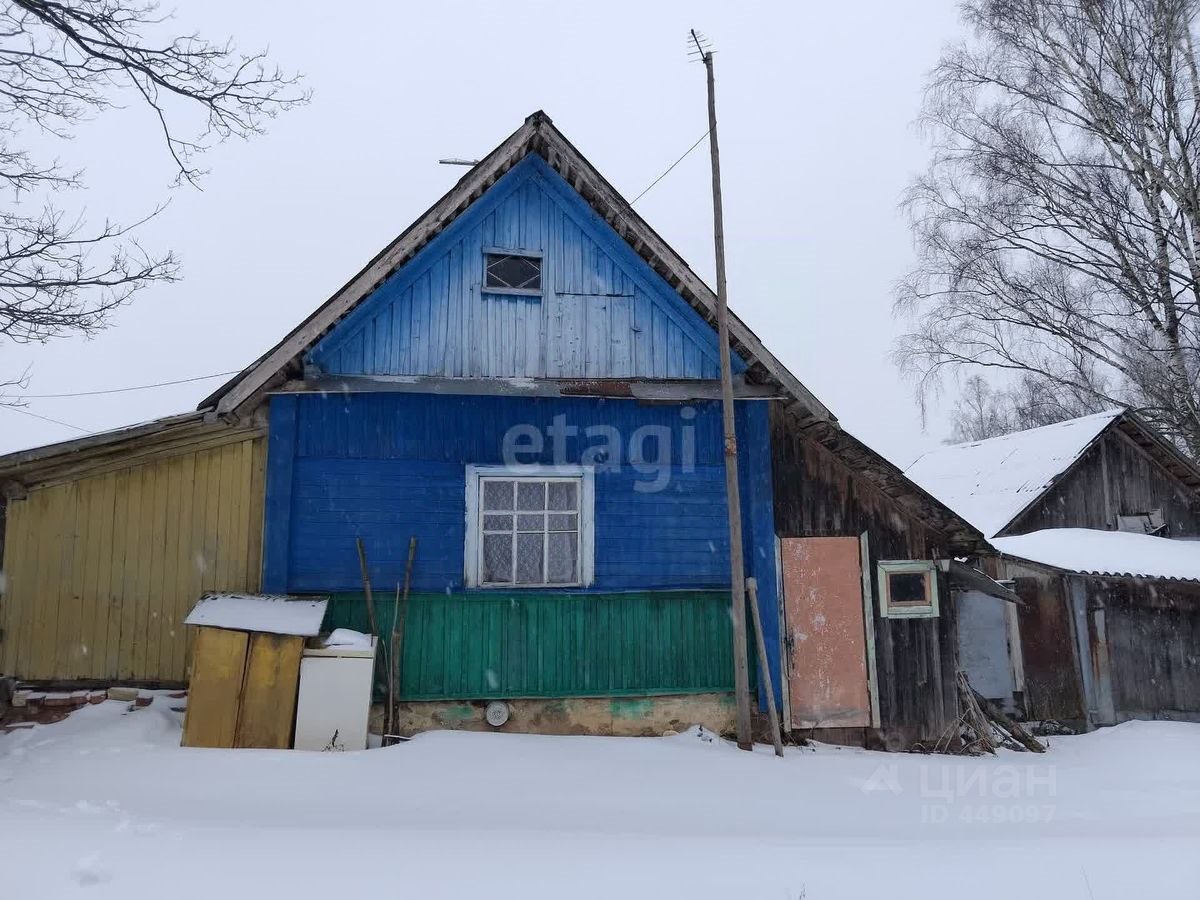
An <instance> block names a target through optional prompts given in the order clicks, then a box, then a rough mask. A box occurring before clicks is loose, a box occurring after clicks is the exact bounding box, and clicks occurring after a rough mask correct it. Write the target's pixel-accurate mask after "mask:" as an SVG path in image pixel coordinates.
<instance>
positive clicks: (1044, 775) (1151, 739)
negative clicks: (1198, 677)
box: [0, 698, 1200, 900]
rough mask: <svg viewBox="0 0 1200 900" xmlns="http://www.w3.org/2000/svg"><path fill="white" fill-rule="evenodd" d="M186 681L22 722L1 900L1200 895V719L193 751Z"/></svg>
mask: <svg viewBox="0 0 1200 900" xmlns="http://www.w3.org/2000/svg"><path fill="white" fill-rule="evenodd" d="M170 702H171V701H169V700H167V699H166V698H158V699H156V700H155V702H154V703H153V704H152V705H151V706H149V707H147V708H145V709H141V710H138V711H136V712H126V707H125V705H124V704H118V703H116V702H112V701H109V702H106V703H103V704H100V705H98V706H91V707H85V708H83V709H81V710H79V711H78V712H76V713H74V714H73V715H72V716H71V717H70V718H68V719H67V720H66V721H64V722H62V723H60V724H57V725H50V726H41V727H37V728H34V729H29V730H25V731H20V732H14V733H12V734H9V735H4V736H0V896H2V897H5V898H7V897H12V898H21V900H40V898H51V897H77V896H84V897H95V898H103V897H112V898H122V900H143V898H146V900H149V898H153V900H161V898H164V897H169V898H171V900H184V898H193V897H195V898H204V900H214V898H218V897H233V898H241V897H254V898H263V897H281V898H283V897H286V898H289V900H310V898H321V900H331V898H336V900H342V898H358V897H363V898H368V897H369V898H382V897H422V898H425V897H470V898H484V897H509V896H511V897H564V896H566V897H572V898H588V897H655V898H663V897H687V898H707V897H714V898H717V897H719V898H722V900H729V898H740V897H755V898H757V897H763V898H772V900H798V898H801V897H803V898H806V900H830V898H866V897H877V898H885V897H899V898H908V897H913V898H927V897H954V896H964V897H971V898H973V900H989V898H1006V900H1009V898H1012V897H1017V896H1020V897H1054V898H1056V900H1060V898H1075V897H1078V898H1089V900H1090V898H1121V900H1128V898H1130V897H1135V898H1158V897H1172V898H1174V897H1194V896H1197V892H1198V891H1200V887H1198V884H1200V882H1198V881H1197V875H1196V872H1197V866H1196V854H1197V850H1198V849H1200V764H1198V763H1200V726H1198V725H1188V724H1180V723H1169V722H1158V723H1130V724H1126V725H1122V726H1119V727H1117V728H1111V729H1107V730H1104V731H1100V732H1098V733H1095V734H1091V735H1084V736H1079V737H1067V738H1054V739H1051V745H1052V746H1051V750H1050V752H1049V753H1047V754H1045V755H1044V756H1036V757H1035V756H1033V755H1032V754H1017V753H1004V754H1003V755H1001V756H999V757H996V758H986V759H960V758H953V757H922V756H914V755H899V754H882V753H870V752H866V751H861V750H847V749H838V748H833V747H818V748H816V749H815V750H814V749H789V751H788V754H787V757H786V758H785V759H784V760H778V759H775V758H774V757H773V756H772V755H771V753H770V752H769V749H767V750H763V751H759V752H756V753H754V754H746V753H742V752H740V751H738V750H737V749H735V748H732V747H730V746H729V745H727V744H724V743H722V742H721V741H719V740H716V739H713V738H712V737H711V736H710V735H704V734H699V733H697V732H689V733H687V734H681V735H677V736H674V737H668V738H656V739H625V738H581V737H534V736H526V735H502V734H468V733H461V732H459V733H450V732H436V733H430V734H425V735H422V736H420V737H418V738H417V739H415V740H413V741H411V742H409V743H407V744H404V745H402V746H398V747H395V748H390V749H386V750H373V751H367V752H363V753H330V754H307V753H290V752H276V751H253V750H238V751H224V750H189V749H181V748H180V747H179V746H178V743H179V734H180V721H179V719H180V717H179V715H178V714H177V713H174V712H171V710H170V708H169V704H170Z"/></svg>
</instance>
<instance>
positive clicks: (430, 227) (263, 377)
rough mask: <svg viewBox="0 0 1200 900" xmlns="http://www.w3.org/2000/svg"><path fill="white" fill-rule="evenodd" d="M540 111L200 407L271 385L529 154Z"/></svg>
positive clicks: (243, 397)
mask: <svg viewBox="0 0 1200 900" xmlns="http://www.w3.org/2000/svg"><path fill="white" fill-rule="evenodd" d="M538 115H539V114H537V113H535V114H534V115H533V116H530V117H529V118H528V119H526V120H525V123H524V124H523V125H522V126H521V127H520V128H518V129H517V130H516V131H514V132H513V133H512V134H511V135H509V136H508V138H506V139H505V140H504V141H503V142H502V143H501V144H500V146H498V147H497V148H496V149H495V150H493V151H492V152H491V153H489V154H488V155H487V156H486V157H484V159H482V160H481V161H480V162H479V163H477V164H476V165H475V166H473V167H472V168H471V170H470V171H468V172H467V174H466V175H464V176H463V177H462V178H461V179H459V181H458V183H457V184H455V185H454V187H453V188H451V189H450V190H449V191H448V192H447V193H446V194H444V195H443V196H442V198H441V199H440V200H438V201H437V202H436V203H435V204H434V205H433V206H431V207H430V208H429V209H428V210H426V211H425V213H424V214H423V215H421V216H420V217H419V218H418V219H417V220H416V221H415V222H413V223H412V224H411V225H410V226H409V227H408V228H406V229H405V230H404V232H402V233H401V235H400V236H399V237H398V238H396V239H395V240H394V241H392V243H390V244H388V246H387V247H385V248H384V249H383V250H382V251H380V252H379V254H377V255H376V256H375V258H374V259H372V260H371V261H370V262H369V263H367V265H366V266H365V267H364V268H363V269H362V270H361V271H360V272H359V273H358V274H357V275H355V276H354V277H353V278H351V279H350V281H348V282H346V284H344V285H343V286H342V287H341V288H340V289H339V290H338V291H337V292H336V293H335V294H334V295H333V296H332V297H330V298H329V299H328V300H326V301H325V302H324V303H323V304H321V306H320V307H318V308H317V310H316V311H315V312H314V313H313V314H312V315H310V316H309V317H308V318H307V319H305V320H304V321H303V322H301V323H300V324H299V325H298V326H296V328H294V329H293V330H292V331H291V332H290V333H289V334H288V335H287V336H286V337H284V338H283V340H281V341H280V342H279V343H278V344H276V345H275V346H274V347H273V348H272V349H270V350H268V351H267V352H266V353H265V354H264V355H263V356H261V357H260V358H259V359H258V360H256V361H255V362H254V363H252V364H251V365H250V366H248V367H247V368H246V369H244V370H243V371H242V372H240V373H239V374H238V375H236V376H234V378H233V379H232V380H230V381H228V382H226V383H225V384H224V385H222V386H221V387H220V388H218V389H217V390H216V391H215V392H214V393H213V394H211V395H210V396H208V397H206V398H205V399H204V400H203V401H201V404H200V408H201V409H203V408H206V407H212V408H215V409H216V411H217V413H218V414H221V415H225V414H228V413H231V412H233V411H234V410H236V409H237V408H238V407H240V406H242V405H243V404H245V403H246V401H248V400H250V399H251V398H252V397H254V396H255V395H256V394H258V393H260V392H261V391H262V390H263V389H264V388H265V387H267V386H269V385H270V383H271V381H272V379H273V378H277V377H278V376H279V375H280V374H281V373H284V372H285V371H286V368H287V366H288V365H289V363H291V362H292V361H293V360H294V359H295V358H296V357H298V356H299V355H300V354H302V353H303V352H304V351H305V350H307V349H308V348H309V347H311V346H312V345H313V344H315V343H316V342H317V340H319V339H320V338H321V336H322V335H324V334H325V333H326V332H327V331H329V330H330V329H331V328H332V327H333V326H334V325H336V324H337V323H338V322H339V321H340V320H341V319H342V318H343V317H344V316H346V315H347V314H348V313H349V312H350V311H351V310H352V309H353V308H354V307H355V306H356V305H357V304H358V303H359V302H360V301H361V300H362V299H364V298H365V297H367V296H368V295H369V294H371V293H372V292H373V291H374V290H375V288H377V287H378V286H379V285H380V284H382V283H383V282H384V281H385V280H386V279H387V278H388V276H389V275H391V274H392V273H393V272H394V271H395V270H396V269H397V268H399V267H400V266H402V265H403V264H404V263H405V262H407V261H408V260H409V259H410V258H411V257H412V256H414V255H415V254H416V253H417V251H419V250H420V249H421V248H422V247H423V246H425V244H426V243H428V242H429V241H430V240H431V239H432V238H433V237H435V236H436V235H437V234H438V233H439V232H440V231H441V230H442V229H443V228H444V227H445V226H446V225H448V224H449V223H450V222H452V221H453V220H454V219H455V218H457V217H458V216H459V215H460V214H461V212H462V211H463V210H465V209H466V208H467V207H468V206H470V205H471V203H473V202H474V201H475V200H476V199H478V198H479V197H480V196H482V194H483V192H484V191H486V190H487V189H488V188H489V187H491V185H492V184H494V183H495V182H496V180H497V179H498V178H499V177H500V176H501V175H503V174H504V173H505V172H507V171H508V170H509V169H511V168H512V167H513V165H515V164H516V163H517V162H518V161H519V160H520V159H522V158H523V157H524V156H525V155H526V153H527V152H528V148H529V145H530V143H531V141H532V138H533V135H534V132H535V131H536V129H537V127H538V123H539V121H540V120H539V119H538V118H537V116H538ZM546 121H549V120H548V119H547V120H546Z"/></svg>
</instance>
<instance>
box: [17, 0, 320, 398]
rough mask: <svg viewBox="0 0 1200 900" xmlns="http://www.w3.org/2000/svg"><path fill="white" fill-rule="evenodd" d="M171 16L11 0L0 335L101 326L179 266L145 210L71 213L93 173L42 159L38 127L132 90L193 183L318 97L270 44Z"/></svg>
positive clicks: (103, 3) (134, 6)
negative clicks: (76, 194)
mask: <svg viewBox="0 0 1200 900" xmlns="http://www.w3.org/2000/svg"><path fill="white" fill-rule="evenodd" d="M170 25H171V22H170V18H169V17H164V16H162V15H160V13H159V11H158V9H157V7H156V6H154V5H153V4H144V3H139V2H137V0H58V2H54V0H0V190H3V192H4V195H5V197H6V202H3V201H0V227H2V228H3V237H2V243H0V338H7V339H9V340H12V341H16V342H31V341H46V340H48V339H50V338H52V337H55V336H57V335H61V334H64V333H68V332H75V333H84V334H90V333H93V332H95V331H96V330H98V329H100V328H103V327H104V325H105V324H106V322H107V320H108V317H109V314H110V313H111V312H112V310H113V309H115V308H116V307H118V306H120V305H121V304H123V303H125V302H127V301H128V300H129V298H130V297H131V296H132V295H133V294H134V293H135V292H136V291H138V290H139V289H141V288H144V287H146V286H147V285H150V284H153V283H155V282H164V281H172V280H174V279H175V278H176V276H177V272H178V264H177V260H176V258H175V256H174V255H173V254H172V253H170V252H164V253H154V252H151V251H148V250H146V249H144V248H143V247H142V246H141V245H140V244H139V243H138V241H137V240H136V239H135V238H134V237H133V231H134V229H135V228H136V227H137V226H138V225H140V224H142V222H144V221H145V219H142V221H141V222H134V223H127V224H119V223H115V222H111V221H105V222H103V223H92V222H89V221H87V220H86V219H85V218H84V217H83V216H82V215H80V214H78V213H70V212H67V211H65V210H64V209H63V207H62V204H61V202H60V198H61V197H62V195H63V194H64V193H65V192H67V191H70V190H71V189H75V188H80V187H82V186H83V181H82V173H81V172H79V171H72V170H67V169H64V168H63V167H62V166H61V165H60V164H59V163H58V162H57V161H56V160H44V159H41V158H40V157H39V155H38V154H37V153H36V152H34V151H32V150H31V149H29V148H30V146H33V145H35V144H37V145H44V144H45V143H46V141H45V140H36V141H33V140H30V139H27V138H28V136H29V135H33V136H34V137H38V138H44V137H49V138H52V139H53V138H62V139H66V138H69V137H70V136H71V135H72V133H73V132H74V129H75V126H76V125H77V124H78V123H80V122H81V121H83V120H85V119H88V118H91V117H93V116H94V115H96V114H98V113H102V112H103V111H104V110H106V109H108V108H110V107H112V106H114V105H116V104H117V103H119V102H124V101H125V100H126V99H129V98H132V99H133V100H134V101H135V102H136V103H137V104H140V105H141V106H142V107H143V108H145V109H146V110H147V112H148V114H149V115H150V116H151V117H152V118H153V120H154V121H155V122H156V123H157V127H158V128H159V129H160V131H161V134H162V139H163V142H164V145H165V148H166V151H167V153H168V154H169V156H170V158H171V160H172V162H173V165H174V167H175V170H176V172H177V179H176V180H177V181H182V182H186V183H192V184H194V183H195V182H196V180H197V179H198V178H199V177H200V176H201V175H202V174H203V172H202V170H201V169H200V168H199V167H198V158H199V157H200V156H201V154H203V152H204V151H205V149H207V148H208V147H210V146H212V145H213V144H214V143H216V142H219V141H222V140H224V139H226V138H229V137H249V136H250V135H253V134H256V133H258V132H260V131H262V129H263V127H264V125H265V123H266V122H267V120H269V119H270V118H272V117H273V116H275V115H276V114H277V113H278V112H280V111H282V110H285V109H287V108H289V107H291V106H293V105H295V104H297V103H302V102H304V101H305V100H306V99H307V95H306V93H305V91H304V90H303V89H302V88H301V86H300V85H299V82H298V79H297V77H296V76H293V75H287V74H285V73H283V72H281V71H280V70H279V69H278V68H277V67H275V66H273V65H271V64H270V63H268V61H267V59H266V57H265V56H264V55H263V54H261V53H258V54H251V55H243V54H241V53H239V52H238V51H237V50H236V49H235V48H234V47H233V45H232V44H231V43H228V42H226V43H221V44H214V43H210V42H208V41H206V40H204V39H202V38H201V37H199V36H197V35H195V34H188V35H183V36H179V35H178V34H175V33H173V32H172V31H171V28H170ZM158 209H161V207H159V208H158ZM158 209H155V210H150V211H148V215H147V218H148V217H152V216H153V215H155V214H156V213H157V212H158ZM14 383H19V382H13V381H10V382H9V384H10V385H11V384H14ZM0 387H3V385H2V384H0ZM0 402H3V398H0Z"/></svg>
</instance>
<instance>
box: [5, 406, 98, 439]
mask: <svg viewBox="0 0 1200 900" xmlns="http://www.w3.org/2000/svg"><path fill="white" fill-rule="evenodd" d="M0 409H7V410H11V411H12V412H15V413H20V414H21V415H23V416H32V417H33V418H35V419H41V420H42V421H43V422H50V423H51V424H54V425H61V426H63V427H64V428H73V429H75V430H76V431H78V432H79V433H80V434H91V432H90V431H88V430H87V429H86V428H80V427H79V426H78V425H72V424H71V423H70V422H63V421H60V420H59V419H52V418H50V417H49V416H41V415H38V414H37V413H35V412H30V411H29V410H27V409H22V408H21V407H19V406H8V405H6V404H4V403H0Z"/></svg>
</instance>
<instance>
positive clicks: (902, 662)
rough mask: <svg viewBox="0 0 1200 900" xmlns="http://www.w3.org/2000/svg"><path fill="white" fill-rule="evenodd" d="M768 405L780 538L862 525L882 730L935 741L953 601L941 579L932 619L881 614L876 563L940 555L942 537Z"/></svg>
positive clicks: (851, 531)
mask: <svg viewBox="0 0 1200 900" xmlns="http://www.w3.org/2000/svg"><path fill="white" fill-rule="evenodd" d="M771 406H772V410H771V449H772V456H773V479H774V491H775V528H776V532H777V533H778V535H779V536H780V537H858V536H859V535H861V534H862V533H863V532H866V533H867V535H868V543H869V549H870V554H871V560H870V571H871V578H872V595H873V597H874V598H875V602H874V604H873V608H874V612H875V616H874V619H875V621H874V626H875V656H876V665H877V669H878V678H879V707H880V717H881V721H882V730H883V732H884V735H883V736H884V739H885V741H886V742H887V743H888V744H889V745H890V746H892V747H894V748H895V749H907V748H908V747H909V746H911V745H912V744H913V743H915V742H917V741H931V740H936V739H937V738H938V737H940V736H941V735H942V734H943V733H944V732H945V730H946V727H947V725H948V724H949V723H950V721H951V720H952V719H953V717H954V716H956V715H957V708H958V700H957V694H956V687H955V670H956V666H957V658H958V657H957V646H956V640H955V607H954V604H953V603H951V602H949V598H950V595H949V591H948V589H947V585H946V584H945V579H944V578H943V579H942V582H941V583H940V584H939V593H940V594H941V596H943V597H944V598H946V599H945V600H943V602H942V603H941V604H940V615H939V616H938V617H937V618H931V619H899V618H887V619H885V618H882V617H880V615H879V603H878V597H879V585H878V583H877V582H878V579H877V574H876V563H878V562H879V560H881V559H934V558H938V557H940V556H943V555H944V554H945V553H946V552H947V547H946V540H945V538H944V537H943V536H942V535H940V534H939V533H938V532H936V531H934V530H933V529H931V528H929V527H928V526H927V525H925V523H924V522H922V521H921V520H920V519H919V518H917V517H916V516H914V515H913V514H912V513H911V512H909V511H908V510H907V509H905V508H904V507H903V506H901V505H900V503H898V502H897V501H895V500H893V499H892V498H890V497H888V496H887V495H886V494H884V493H883V492H882V491H881V490H879V489H878V488H877V487H875V485H873V484H872V483H871V482H870V481H868V480H867V478H866V477H865V476H863V475H861V474H859V473H857V472H854V471H852V470H851V469H850V468H849V467H848V466H846V465H845V464H844V463H843V462H841V461H840V460H839V459H838V458H837V457H835V456H834V455H833V454H832V453H830V452H829V451H828V450H826V449H825V448H824V447H822V446H821V445H820V444H818V443H816V442H815V441H813V440H810V439H809V438H807V437H805V436H804V435H803V433H802V432H800V431H799V430H798V429H797V428H796V427H795V425H794V421H793V419H792V418H791V417H790V416H789V415H788V414H787V413H786V412H785V411H784V410H783V409H782V407H780V406H779V404H776V403H772V404H771Z"/></svg>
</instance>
